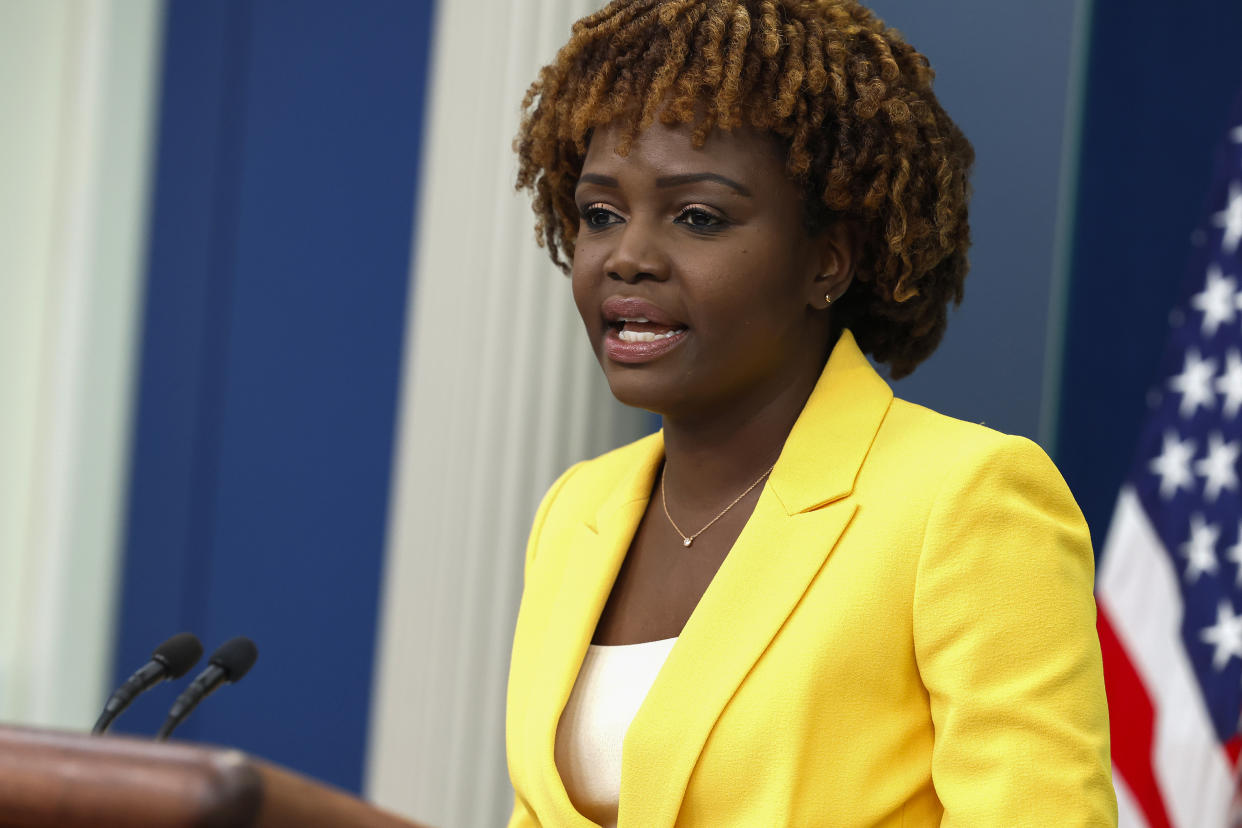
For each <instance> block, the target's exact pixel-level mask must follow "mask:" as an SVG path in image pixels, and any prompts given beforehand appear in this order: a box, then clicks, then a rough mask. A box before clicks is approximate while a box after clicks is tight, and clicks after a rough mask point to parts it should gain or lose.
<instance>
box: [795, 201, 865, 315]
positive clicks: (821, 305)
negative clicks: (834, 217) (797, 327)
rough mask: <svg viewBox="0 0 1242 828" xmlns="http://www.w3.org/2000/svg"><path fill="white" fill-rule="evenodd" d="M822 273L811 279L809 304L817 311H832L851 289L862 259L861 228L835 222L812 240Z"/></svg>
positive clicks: (848, 222)
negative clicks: (856, 267) (857, 264)
mask: <svg viewBox="0 0 1242 828" xmlns="http://www.w3.org/2000/svg"><path fill="white" fill-rule="evenodd" d="M811 243H812V244H813V245H815V252H816V256H817V258H818V262H819V270H818V272H817V274H816V276H815V277H814V279H812V280H811V283H810V285H809V288H808V290H809V293H808V295H807V304H809V305H810V306H811V307H813V308H815V309H817V310H824V309H826V308H828V307H829V306H830V305H831V304H832V302H835V301H837V300H838V299H840V298H841V295H842V294H844V293H845V291H847V290H849V287H850V282H852V281H853V280H854V266H855V263H856V262H857V260H858V232H857V227H856V226H855V225H854V223H853V222H850V221H844V220H839V221H834V222H832V223H831V224H830V225H828V226H827V227H826V228H824V229H823V230H822V231H821V232H820V233H819V235H818V236H816V237H815V238H814V239H812V240H811Z"/></svg>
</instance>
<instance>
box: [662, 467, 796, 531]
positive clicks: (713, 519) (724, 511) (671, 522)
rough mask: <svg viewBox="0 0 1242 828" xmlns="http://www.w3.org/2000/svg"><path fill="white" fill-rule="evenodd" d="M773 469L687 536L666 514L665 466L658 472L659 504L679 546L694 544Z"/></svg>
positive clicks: (768, 471)
mask: <svg viewBox="0 0 1242 828" xmlns="http://www.w3.org/2000/svg"><path fill="white" fill-rule="evenodd" d="M774 468H776V464H775V463H773V464H772V465H770V466H768V470H767V471H765V472H764V473H763V474H761V475H759V479H758V480H756V481H755V482H754V483H751V484H750V485H749V486H747V487H746V491H744V492H742V493H741V494H740V495H738V496H737V497H735V498H733V502H732V503H730V504H729V505H728V506H726V507H724V508H723V509H721V510H720V514H718V515H716V516H715V517H714V518H712V519H711V520H709V521H708V522H707V525H706V526H704V527H703V528H702V529H700V530H699V531H697V532H695V533H694V534H693V535H687V534H686V533H685V532H683V531H681V527H679V526H678V525H677V522H676V521H675V520H673V516H672V515H670V514H669V513H668V498H667V497H665V496H664V489H665V486H664V481H665V479H666V477H667V474H668V465H667V464H665V466H664V468H663V469H661V470H660V503H662V504H663V505H664V516H665V517H666V518H668V522H669V523H670V524H671V525H672V527H673V529H674V530H675V531H676V532H677V535H678V536H679V537H680V538H681V545H682V546H689V545H690V544H692V543H694V539H695V538H697V537H698V536H699V535H701V534H703V533H704V532H706V531H707V530H708V529H710V528H712V524H713V523H715V522H716V521H718V520H720V519H721V518H722V517H724V516H725V514H726V513H728V511H729V510H730V509H732V508H733V507H734V506H736V505H737V504H738V502H739V501H740V500H741V499H742V498H744V497H746V495H748V494H750V493H751V491H753V490H754V488H755V487H756V486H758V485H759V484H760V483H762V482H763V479H764V478H765V477H767V476H768V475H769V474H771V473H772V469H774Z"/></svg>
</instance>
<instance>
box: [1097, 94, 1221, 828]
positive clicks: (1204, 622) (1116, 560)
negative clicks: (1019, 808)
mask: <svg viewBox="0 0 1242 828" xmlns="http://www.w3.org/2000/svg"><path fill="white" fill-rule="evenodd" d="M1232 123H1234V124H1235V126H1234V127H1233V128H1232V129H1231V130H1230V132H1229V136H1228V139H1229V140H1228V141H1227V142H1226V144H1225V149H1224V151H1223V152H1222V153H1221V155H1220V158H1219V160H1218V163H1217V171H1216V176H1215V178H1214V183H1213V192H1212V195H1211V206H1210V208H1209V212H1208V216H1207V220H1206V222H1205V223H1204V225H1203V226H1202V227H1201V228H1200V229H1199V230H1198V231H1196V233H1195V238H1194V240H1193V241H1194V246H1193V254H1192V262H1193V264H1192V268H1191V270H1190V271H1189V274H1190V275H1189V277H1188V280H1187V283H1186V284H1185V285H1184V287H1183V292H1182V299H1181V301H1180V302H1179V303H1178V306H1177V307H1176V308H1175V309H1174V310H1173V311H1172V314H1171V316H1170V323H1171V329H1170V332H1169V339H1168V342H1167V344H1166V346H1165V351H1164V356H1163V361H1162V366H1161V369H1160V374H1159V376H1160V377H1161V379H1160V380H1159V383H1158V384H1157V385H1156V386H1155V387H1154V388H1153V389H1152V391H1151V392H1150V394H1149V399H1148V403H1149V405H1150V408H1151V410H1150V413H1149V416H1148V420H1147V423H1146V425H1145V427H1144V431H1143V436H1142V439H1141V441H1140V443H1139V448H1138V452H1137V454H1136V459H1135V463H1134V467H1133V469H1132V470H1131V472H1130V476H1129V478H1128V479H1127V481H1126V484H1125V485H1124V486H1123V487H1122V490H1121V493H1120V495H1119V496H1118V499H1117V506H1116V511H1115V512H1114V515H1113V522H1112V524H1111V526H1110V529H1109V534H1108V539H1107V541H1106V543H1105V545H1104V551H1103V555H1102V559H1101V565H1100V572H1099V577H1098V579H1097V584H1096V597H1097V601H1098V604H1099V610H1100V614H1099V632H1100V645H1101V648H1102V650H1103V654H1104V676H1105V683H1106V685H1107V687H1108V702H1109V715H1110V718H1111V721H1112V745H1113V747H1112V750H1113V771H1114V774H1113V775H1114V780H1115V783H1116V786H1117V799H1118V807H1119V811H1120V817H1121V819H1120V822H1121V825H1122V826H1151V828H1161V827H1162V826H1175V828H1217V827H1218V826H1220V827H1221V828H1223V826H1226V825H1229V824H1230V821H1231V820H1233V819H1237V815H1236V813H1234V814H1231V802H1232V800H1233V798H1234V793H1235V790H1236V788H1237V780H1236V779H1235V773H1234V768H1235V766H1236V764H1237V756H1238V746H1239V739H1238V736H1237V734H1238V720H1239V714H1240V713H1242V487H1240V486H1239V467H1240V466H1239V458H1240V457H1242V108H1239V110H1238V111H1237V112H1235V116H1234V120H1233V122H1232ZM1235 824H1242V823H1235Z"/></svg>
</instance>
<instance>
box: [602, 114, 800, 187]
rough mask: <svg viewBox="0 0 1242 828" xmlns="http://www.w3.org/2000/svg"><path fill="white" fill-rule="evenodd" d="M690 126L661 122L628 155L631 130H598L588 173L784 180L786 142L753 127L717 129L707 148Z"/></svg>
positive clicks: (643, 133) (614, 127)
mask: <svg viewBox="0 0 1242 828" xmlns="http://www.w3.org/2000/svg"><path fill="white" fill-rule="evenodd" d="M692 134H693V128H692V126H691V125H689V124H673V125H668V124H663V123H660V122H659V121H657V122H655V123H653V124H652V125H651V126H649V127H647V128H646V129H644V130H642V131H641V132H638V133H637V134H636V135H635V136H634V138H633V139H632V141H631V143H630V146H629V149H628V152H627V153H626V154H625V155H624V156H623V155H621V154H620V153H619V152H618V150H619V148H620V147H621V146H622V144H623V143H624V137H625V126H624V125H623V124H620V123H618V122H616V121H614V122H612V123H609V124H606V125H605V126H602V127H599V128H597V129H596V130H595V131H594V133H593V134H592V136H591V141H590V144H589V145H588V146H587V154H586V158H585V159H584V160H583V165H582V169H583V172H587V171H591V172H613V171H620V170H636V171H643V170H649V171H651V172H655V173H659V172H673V171H676V172H690V171H694V172H698V171H703V170H710V171H711V172H717V173H727V174H730V177H739V180H741V178H740V177H742V176H744V177H745V179H746V180H748V181H755V180H757V179H769V178H771V177H773V176H776V177H778V178H782V179H783V178H784V177H785V176H784V171H785V157H784V148H783V146H782V145H781V142H780V141H779V140H778V139H777V138H776V137H775V136H773V135H771V134H769V133H765V132H760V131H758V130H755V129H752V128H750V127H745V128H739V129H735V130H729V131H725V130H718V129H717V130H712V131H711V132H710V133H708V136H707V140H706V141H705V142H704V144H703V146H701V147H696V146H694V143H693V141H692V140H691V136H692Z"/></svg>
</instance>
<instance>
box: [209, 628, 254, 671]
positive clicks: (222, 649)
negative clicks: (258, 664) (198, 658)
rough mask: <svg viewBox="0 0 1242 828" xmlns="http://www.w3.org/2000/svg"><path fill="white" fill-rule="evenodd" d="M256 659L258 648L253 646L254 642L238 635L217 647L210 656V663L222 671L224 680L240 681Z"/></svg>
mask: <svg viewBox="0 0 1242 828" xmlns="http://www.w3.org/2000/svg"><path fill="white" fill-rule="evenodd" d="M258 657H259V648H258V647H256V646H254V642H253V641H251V640H250V639H249V638H246V637H245V636H244V635H239V636H237V638H230V639H229V640H228V641H226V642H224V643H223V644H221V645H220V646H219V647H217V648H216V651H215V652H214V653H212V654H211V663H212V664H214V665H216V666H217V667H219V668H220V669H221V670H223V671H224V678H225V680H227V681H241V678H242V676H244V675H246V673H247V672H248V671H249V670H250V668H251V667H252V666H253V665H254V660H255V659H256V658H258Z"/></svg>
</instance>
